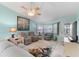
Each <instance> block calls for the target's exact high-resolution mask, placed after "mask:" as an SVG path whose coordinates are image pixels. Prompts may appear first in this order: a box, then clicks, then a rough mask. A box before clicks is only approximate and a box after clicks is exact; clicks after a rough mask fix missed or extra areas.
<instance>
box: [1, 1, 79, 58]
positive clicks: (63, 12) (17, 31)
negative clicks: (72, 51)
mask: <svg viewBox="0 0 79 59" xmlns="http://www.w3.org/2000/svg"><path fill="white" fill-rule="evenodd" d="M47 7H48V8H47ZM62 7H63V8H62ZM78 7H79V3H75V2H74V3H71V2H68V3H67V2H1V3H0V56H1V57H2V56H3V57H7V56H8V57H64V56H65V57H70V56H75V55H71V54H69V50H67V48H68V46H69V47H70V45H68V43H72V42H70V41H69V40H67V39H66V40H65V39H64V38H65V37H66V36H67V37H70V36H72V38H75V37H76V35H77V38H75V39H77V41H76V42H73V43H75V44H77V45H78V41H79V40H78V37H79V30H78V25H79V20H78V18H79V16H78V15H79V13H78ZM71 24H73V28H71V27H68V28H65V27H66V25H67V26H68V25H69V26H70V25H71ZM70 28H71V29H70ZM71 31H72V32H71ZM73 40H74V39H73ZM66 42H67V44H65V45H64V43H66ZM66 45H68V46H66ZM64 47H65V49H66V51H68V54H66V55H65V54H64ZM73 49H74V48H73ZM77 50H78V49H77ZM15 52H17V53H15ZM60 52H61V53H60ZM76 53H77V52H76Z"/></svg>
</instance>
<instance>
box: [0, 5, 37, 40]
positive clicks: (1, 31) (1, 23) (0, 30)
mask: <svg viewBox="0 0 79 59" xmlns="http://www.w3.org/2000/svg"><path fill="white" fill-rule="evenodd" d="M17 16H22V15H21V14H19V13H17V12H15V11H12V10H10V9H9V8H7V7H5V6H3V5H0V39H7V38H9V37H10V36H11V33H10V32H9V29H10V27H17ZM29 31H36V23H35V22H33V21H30V30H29ZM29 31H24V32H26V33H27V32H29ZM18 32H19V31H17V32H16V33H15V34H17V33H18Z"/></svg>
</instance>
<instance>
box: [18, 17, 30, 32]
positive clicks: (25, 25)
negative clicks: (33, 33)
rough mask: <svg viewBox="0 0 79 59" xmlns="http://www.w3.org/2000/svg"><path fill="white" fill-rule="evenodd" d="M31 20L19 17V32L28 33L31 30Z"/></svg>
mask: <svg viewBox="0 0 79 59" xmlns="http://www.w3.org/2000/svg"><path fill="white" fill-rule="evenodd" d="M29 26H30V19H28V18H25V17H21V16H17V30H18V31H27V30H29Z"/></svg>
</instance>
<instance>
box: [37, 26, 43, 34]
mask: <svg viewBox="0 0 79 59" xmlns="http://www.w3.org/2000/svg"><path fill="white" fill-rule="evenodd" d="M43 30H44V29H43V25H37V33H39V32H40V33H41V34H42V33H43Z"/></svg>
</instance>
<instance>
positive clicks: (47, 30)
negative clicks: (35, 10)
mask: <svg viewBox="0 0 79 59" xmlns="http://www.w3.org/2000/svg"><path fill="white" fill-rule="evenodd" d="M44 33H52V25H44Z"/></svg>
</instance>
